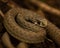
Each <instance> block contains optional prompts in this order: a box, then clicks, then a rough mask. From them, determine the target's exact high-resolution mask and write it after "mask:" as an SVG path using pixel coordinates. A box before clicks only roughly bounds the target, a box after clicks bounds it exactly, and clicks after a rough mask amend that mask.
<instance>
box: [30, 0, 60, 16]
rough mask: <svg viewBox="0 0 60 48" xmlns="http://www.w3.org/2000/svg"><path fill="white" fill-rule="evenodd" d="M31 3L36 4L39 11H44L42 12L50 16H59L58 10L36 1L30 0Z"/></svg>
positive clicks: (59, 11)
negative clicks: (50, 14)
mask: <svg viewBox="0 0 60 48" xmlns="http://www.w3.org/2000/svg"><path fill="white" fill-rule="evenodd" d="M31 2H32V3H34V4H36V5H37V6H39V8H40V9H42V10H44V11H47V12H49V13H52V14H55V15H58V16H60V10H58V9H55V8H53V7H51V6H49V5H47V4H45V3H43V2H41V1H37V0H31Z"/></svg>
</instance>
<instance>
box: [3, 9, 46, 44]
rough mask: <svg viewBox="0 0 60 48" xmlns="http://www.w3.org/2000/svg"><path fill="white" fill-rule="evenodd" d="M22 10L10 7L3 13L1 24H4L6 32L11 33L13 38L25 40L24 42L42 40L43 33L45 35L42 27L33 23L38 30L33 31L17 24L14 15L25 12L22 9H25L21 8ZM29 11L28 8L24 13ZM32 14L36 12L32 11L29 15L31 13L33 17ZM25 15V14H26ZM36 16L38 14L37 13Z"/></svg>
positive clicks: (43, 37)
mask: <svg viewBox="0 0 60 48" xmlns="http://www.w3.org/2000/svg"><path fill="white" fill-rule="evenodd" d="M22 10H23V11H22ZM22 10H21V8H20V9H16V8H12V9H10V10H9V11H8V12H7V13H6V14H5V17H4V21H3V24H4V26H5V28H6V30H7V32H8V33H9V34H10V35H12V36H13V37H14V38H16V39H18V40H20V41H23V42H26V43H40V42H43V41H44V39H45V35H46V31H45V30H44V28H42V27H39V26H35V25H33V27H34V26H35V27H37V28H38V30H39V31H36V32H34V31H32V30H28V29H26V28H23V27H21V26H20V25H19V24H17V22H16V20H15V17H16V16H17V15H19V14H21V15H22V13H23V12H26V11H24V10H25V9H22ZM19 11H20V12H19ZM31 12H32V11H31ZM31 12H29V10H28V12H26V13H28V14H29V13H31ZM34 14H36V13H33V12H32V13H31V14H30V15H29V16H31V15H32V16H33V17H35V16H34ZM23 15H24V14H23ZM23 15H22V16H23ZM25 16H27V14H26V15H25ZM36 16H38V14H37V15H36ZM31 27H32V26H31ZM36 30H37V29H36Z"/></svg>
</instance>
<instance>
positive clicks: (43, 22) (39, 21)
mask: <svg viewBox="0 0 60 48" xmlns="http://www.w3.org/2000/svg"><path fill="white" fill-rule="evenodd" d="M34 24H35V25H37V24H39V26H40V27H46V26H47V20H46V19H40V20H37V22H34Z"/></svg>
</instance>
